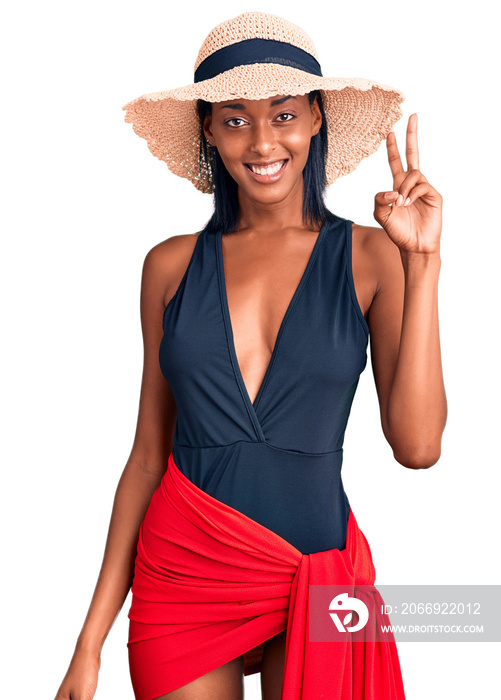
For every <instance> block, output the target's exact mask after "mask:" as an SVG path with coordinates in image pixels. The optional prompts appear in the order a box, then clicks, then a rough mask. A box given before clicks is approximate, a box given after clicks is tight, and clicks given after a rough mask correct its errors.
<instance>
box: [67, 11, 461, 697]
mask: <svg viewBox="0 0 501 700" xmlns="http://www.w3.org/2000/svg"><path fill="white" fill-rule="evenodd" d="M402 99H403V97H402V95H401V93H399V92H398V91H396V90H393V89H392V88H389V87H387V86H381V85H376V84H374V83H371V82H369V81H363V80H361V79H356V80H349V79H341V78H339V79H338V78H324V77H323V76H322V73H321V71H320V65H319V64H318V60H317V56H316V51H315V48H314V46H313V44H312V42H311V40H310V39H309V37H308V36H307V35H306V34H305V33H304V32H303V31H302V30H301V29H299V28H298V27H296V26H295V25H293V24H291V23H289V22H287V21H286V20H284V19H282V18H279V17H275V16H272V15H267V14H263V13H245V14H243V15H239V16H238V17H236V18H234V19H232V20H228V21H227V22H224V23H222V24H220V25H218V26H217V27H215V28H214V29H213V30H212V31H211V33H210V34H209V35H208V37H207V39H206V40H205V42H204V44H203V45H202V48H201V49H200V52H199V55H198V58H197V62H196V66H195V82H194V83H193V85H190V86H186V87H184V88H179V89H177V90H171V91H169V92H164V93H156V94H154V95H146V96H142V97H141V98H138V99H137V100H134V101H133V102H132V103H129V104H128V105H126V106H125V107H124V109H127V110H128V112H127V117H126V120H127V121H130V122H131V123H132V124H133V126H134V130H135V131H136V133H138V135H140V136H142V137H144V138H146V139H147V141H148V146H149V148H150V150H151V151H152V153H153V154H154V155H156V156H158V157H159V158H162V159H163V160H165V161H166V162H167V164H168V166H169V168H170V169H171V170H172V171H173V172H174V173H176V174H177V175H180V176H182V177H186V178H188V179H189V180H190V181H191V182H192V183H193V184H194V185H195V186H196V187H197V189H199V190H201V191H202V192H208V193H213V194H214V214H213V216H212V217H211V219H210V221H209V222H208V223H207V224H206V226H205V227H204V229H203V230H202V231H201V232H199V233H198V234H189V235H174V236H172V237H170V238H169V239H167V240H166V241H163V242H162V243H159V244H158V245H156V246H155V247H154V248H153V249H152V250H150V251H149V253H148V254H147V256H146V259H145V262H144V268H143V276H142V290H141V316H142V327H143V334H144V348H145V359H144V373H143V382H142V389H141V400H140V408H139V417H138V424H137V432H136V436H135V440H134V444H133V448H132V452H131V455H130V458H129V460H128V462H127V464H126V466H125V469H124V472H123V475H122V477H121V479H120V482H119V484H118V488H117V494H116V497H115V502H114V508H113V514H112V519H111V524H110V530H109V535H108V540H107V546H106V551H105V556H104V561H103V565H102V569H101V572H100V575H99V579H98V582H97V585H96V590H95V593H94V596H93V599H92V602H91V605H90V608H89V612H88V615H87V618H86V620H85V623H84V625H83V628H82V631H81V633H80V636H79V639H78V642H77V645H76V649H75V653H74V655H73V658H72V661H71V664H70V667H69V669H68V672H67V674H66V676H65V678H64V679H63V682H62V684H61V687H60V688H59V691H58V693H57V695H56V700H80V699H83V698H85V699H86V700H89V699H90V698H92V697H93V695H94V693H95V689H96V686H97V676H98V670H99V667H100V654H101V649H102V646H103V644H104V641H105V638H106V636H107V634H108V632H109V630H110V628H111V626H112V624H113V621H114V619H115V618H116V616H117V614H118V613H119V611H120V609H121V607H122V605H123V602H124V600H125V598H126V596H127V594H128V591H129V589H130V586H131V582H132V605H131V609H130V611H129V618H130V628H129V642H128V648H129V660H130V668H131V678H132V683H133V687H134V692H135V695H136V698H137V699H138V700H154V698H156V699H157V700H161V699H167V698H172V699H173V700H176V699H179V700H180V699H181V698H183V699H184V700H192V699H193V700H195V699H196V700H205V699H207V700H209V699H211V700H212V699H213V698H218V700H225V699H227V700H230V699H231V700H237V699H238V698H241V697H243V675H244V673H245V674H246V675H247V674H249V673H255V672H258V671H260V672H261V687H262V694H263V698H264V700H280V699H281V700H300V699H301V698H303V699H306V700H313V699H314V698H315V699H316V698H319V697H325V698H342V700H347V699H348V698H360V699H362V698H363V699H364V700H368V699H369V698H371V699H372V700H377V699H381V700H382V699H383V698H384V700H392V699H398V700H400V699H401V698H404V690H403V683H402V678H401V675H400V668H399V663H398V656H397V653H396V648H395V646H394V641H393V639H392V638H391V639H387V640H386V641H387V643H386V644H383V645H379V647H378V645H377V644H376V645H372V646H371V642H370V640H369V639H368V638H367V637H366V638H365V639H367V643H366V644H365V645H357V644H353V645H351V643H350V642H349V641H347V642H346V643H345V644H346V646H345V647H343V653H341V648H342V647H341V646H340V645H339V644H332V643H331V642H326V643H323V642H320V643H319V642H317V643H312V644H311V645H310V640H309V634H308V632H309V629H308V626H307V623H306V621H307V616H306V609H307V606H308V589H309V586H310V585H311V584H341V585H347V584H350V585H351V584H352V585H354V586H357V589H356V590H358V591H359V597H360V599H363V600H364V601H365V603H366V605H367V607H368V609H369V611H370V612H371V614H375V615H376V616H378V615H379V613H378V612H377V607H378V606H377V605H376V603H377V602H378V601H379V598H378V593H377V590H376V589H375V588H374V586H373V584H374V567H373V565H372V559H371V555H370V549H369V546H368V543H367V541H366V540H365V537H364V536H363V533H362V532H361V530H360V529H359V528H358V526H357V523H356V519H355V516H354V514H353V512H352V510H351V508H350V504H349V501H348V498H347V495H346V494H345V492H344V489H343V485H342V480H341V464H342V444H343V437H344V431H345V428H346V423H347V420H348V415H349V412H350V408H351V402H352V400H353V396H354V394H355V390H356V387H357V383H358V379H359V376H360V373H361V372H362V371H363V369H364V367H365V364H366V359H367V355H366V349H367V343H368V338H369V336H370V338H371V358H372V366H373V371H374V378H375V383H376V388H377V393H378V398H379V403H380V409H381V423H382V428H383V432H384V435H385V437H386V438H387V440H388V442H389V444H390V445H391V447H392V449H393V453H394V456H395V459H396V460H397V461H398V462H399V463H401V464H402V465H403V466H405V467H408V468H411V469H421V468H427V467H430V466H431V465H433V464H435V463H436V462H437V460H438V459H439V456H440V445H441V436H442V433H443V430H444V426H445V421H446V411H447V408H446V397H445V391H444V384H443V377H442V369H441V358H440V343H439V325H438V313H437V287H438V277H439V271H440V233H441V212H442V198H441V196H440V194H439V193H438V192H437V191H436V190H435V189H434V188H433V187H432V186H431V185H430V184H429V183H428V181H427V179H426V178H425V176H424V175H423V174H422V173H421V171H420V169H419V156H418V142H417V115H416V114H413V115H412V116H411V117H410V119H409V122H408V127H407V137H406V139H407V140H406V160H407V163H406V168H404V165H403V163H402V160H401V157H400V154H399V151H398V148H397V144H396V139H395V135H394V133H393V131H391V128H392V125H393V124H394V123H395V121H396V120H397V119H398V118H399V117H400V116H401V110H400V107H399V103H400V102H401V101H402ZM383 138H386V144H387V150H388V159H389V164H390V169H391V173H392V175H393V189H392V191H390V192H379V193H378V194H376V196H375V204H374V217H375V220H376V221H377V223H378V224H379V227H369V226H360V225H356V224H354V223H353V222H352V221H349V220H347V219H344V218H342V217H339V216H336V215H335V214H333V213H332V212H330V211H329V210H328V209H327V208H326V206H325V204H324V201H323V193H324V190H325V187H326V185H328V184H331V183H332V182H333V181H334V180H335V179H336V178H337V177H339V176H340V175H343V174H346V173H347V172H350V171H351V170H353V169H354V168H355V167H356V165H357V164H358V162H360V160H362V158H364V157H366V156H367V155H370V153H372V152H374V151H375V150H376V149H377V148H378V146H379V144H380V142H381V140H382V139H383ZM364 586H367V587H368V592H367V591H366V592H365V594H362V593H360V591H361V590H362V588H363V587H364ZM378 619H379V618H378ZM379 641H381V640H379ZM361 646H363V647H364V648H363V651H361V650H360V648H361ZM375 647H378V650H377V651H376V650H375Z"/></svg>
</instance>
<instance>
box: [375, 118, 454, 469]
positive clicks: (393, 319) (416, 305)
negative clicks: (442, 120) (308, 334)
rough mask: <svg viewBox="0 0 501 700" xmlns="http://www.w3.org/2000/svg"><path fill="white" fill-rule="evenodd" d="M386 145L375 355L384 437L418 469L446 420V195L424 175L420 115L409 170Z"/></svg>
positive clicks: (390, 143)
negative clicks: (442, 314)
mask: <svg viewBox="0 0 501 700" xmlns="http://www.w3.org/2000/svg"><path fill="white" fill-rule="evenodd" d="M386 142H387V148H388V160H389V164H390V167H391V172H392V175H393V191H391V192H380V193H378V194H377V195H376V198H375V209H374V217H375V219H376V221H378V223H380V224H381V226H382V227H383V230H381V229H379V230H378V229H374V231H376V233H375V235H374V236H371V238H372V243H371V248H372V258H373V259H374V261H375V265H376V270H377V272H376V279H377V287H376V294H375V296H374V299H373V302H372V304H371V307H370V310H369V327H370V330H371V335H372V340H371V350H372V356H373V368H374V376H375V381H376V387H377V391H378V397H379V402H380V408H381V422H382V427H383V432H384V434H385V436H386V438H387V440H388V442H389V443H390V445H391V446H392V448H393V453H394V456H395V459H397V461H399V462H400V463H401V464H403V465H404V466H406V467H410V468H417V469H419V468H423V467H430V466H432V465H433V464H435V462H437V460H438V459H439V457H440V452H441V439H442V433H443V431H444V428H445V423H446V419H447V401H446V395H445V388H444V381H443V376H442V362H441V356H440V337H439V324H438V277H439V272H440V267H441V260H440V236H441V232H442V197H441V195H440V194H439V193H438V192H437V190H436V189H435V188H434V187H432V186H431V185H430V183H429V182H428V180H427V179H426V178H425V176H424V175H423V173H422V172H421V171H420V170H419V155H418V144H417V114H413V115H411V117H410V118H409V123H408V126H407V141H406V156H407V163H408V166H409V167H408V170H407V171H404V169H403V166H402V162H401V159H400V154H399V152H398V148H397V143H396V137H395V134H394V133H393V132H390V134H388V138H387V140H386ZM397 195H398V198H397ZM369 240H370V239H369Z"/></svg>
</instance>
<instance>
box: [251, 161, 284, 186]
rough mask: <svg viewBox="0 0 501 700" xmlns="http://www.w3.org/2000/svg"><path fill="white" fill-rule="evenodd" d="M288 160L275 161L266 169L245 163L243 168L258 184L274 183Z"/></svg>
mask: <svg viewBox="0 0 501 700" xmlns="http://www.w3.org/2000/svg"><path fill="white" fill-rule="evenodd" d="M288 162H289V160H288V159H285V160H277V161H276V162H275V163H271V165H268V166H266V167H264V166H259V165H252V164H247V163H245V167H246V168H247V170H248V171H249V172H250V173H251V175H252V176H253V178H254V179H255V180H257V181H258V182H275V181H276V180H278V179H279V178H280V177H281V175H282V173H283V171H284V170H285V169H286V167H287V163H288Z"/></svg>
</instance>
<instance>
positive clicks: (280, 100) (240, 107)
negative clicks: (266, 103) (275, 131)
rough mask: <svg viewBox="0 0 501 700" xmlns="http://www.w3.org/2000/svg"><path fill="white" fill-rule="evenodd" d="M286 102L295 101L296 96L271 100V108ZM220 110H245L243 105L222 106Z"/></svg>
mask: <svg viewBox="0 0 501 700" xmlns="http://www.w3.org/2000/svg"><path fill="white" fill-rule="evenodd" d="M286 100H297V97H296V95H287V97H280V98H279V99H278V100H273V102H272V103H271V107H275V105H281V104H282V102H285V101H286ZM221 109H245V105H241V104H237V105H223V106H222V107H221Z"/></svg>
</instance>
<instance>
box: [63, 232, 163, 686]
mask: <svg viewBox="0 0 501 700" xmlns="http://www.w3.org/2000/svg"><path fill="white" fill-rule="evenodd" d="M170 252H172V244H170V239H169V240H168V241H165V242H163V243H160V244H159V245H158V246H155V247H154V248H152V249H151V250H150V251H149V253H148V254H147V256H146V258H145V260H144V265H143V271H142V279H141V302H140V310H141V326H142V333H143V343H144V365H143V376H142V385H141V393H140V400H139V414H138V421H137V428H136V434H135V438H134V442H133V446H132V451H131V454H130V456H129V458H128V460H127V463H126V465H125V468H124V470H123V472H122V475H121V477H120V480H119V482H118V486H117V490H116V494H115V498H114V502H113V509H112V514H111V520H110V525H109V531H108V536H107V540H106V546H105V551H104V557H103V562H102V565H101V570H100V573H99V577H98V580H97V584H96V587H95V591H94V594H93V597H92V600H91V603H90V607H89V610H88V613H87V616H86V618H85V621H84V624H83V627H82V630H81V632H80V634H79V637H78V640H77V643H76V647H75V651H74V654H73V657H72V659H71V663H70V666H69V668H68V671H67V673H66V675H65V677H64V679H63V682H62V683H61V686H60V688H59V690H58V692H57V695H56V700H75V699H76V698H83V697H85V698H88V699H89V698H92V697H93V696H94V693H95V690H96V686H97V675H98V670H99V667H100V657H101V649H102V646H103V644H104V641H105V639H106V637H107V635H108V633H109V631H110V629H111V627H112V625H113V622H114V621H115V619H116V617H117V615H118V613H119V612H120V609H121V608H122V605H123V603H124V601H125V598H126V597H127V594H128V592H129V589H130V585H131V579H132V572H133V565H134V558H135V554H136V546H137V540H138V534H139V527H140V525H141V522H142V520H143V518H144V516H145V513H146V510H147V508H148V505H149V502H150V500H151V496H152V495H153V492H154V491H155V489H156V488H157V486H158V485H159V483H160V481H161V479H162V476H163V475H164V473H165V470H166V467H167V460H168V456H169V453H170V451H171V449H172V444H173V435H174V427H175V419H176V406H175V403H174V400H173V396H172V392H171V390H170V388H169V386H168V384H167V382H166V380H165V378H164V377H163V375H162V374H161V371H160V368H159V363H158V348H159V344H160V340H161V335H162V314H163V311H164V299H165V293H166V275H167V276H168V270H169V265H170V266H171V267H172V266H173V265H172V262H169V253H170Z"/></svg>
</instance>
